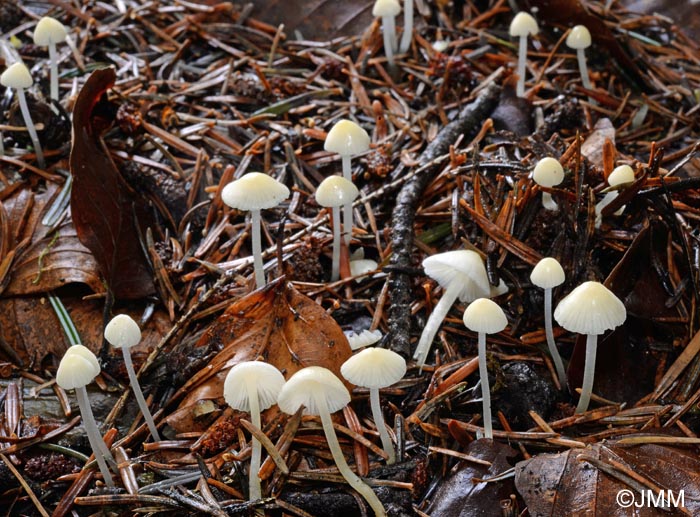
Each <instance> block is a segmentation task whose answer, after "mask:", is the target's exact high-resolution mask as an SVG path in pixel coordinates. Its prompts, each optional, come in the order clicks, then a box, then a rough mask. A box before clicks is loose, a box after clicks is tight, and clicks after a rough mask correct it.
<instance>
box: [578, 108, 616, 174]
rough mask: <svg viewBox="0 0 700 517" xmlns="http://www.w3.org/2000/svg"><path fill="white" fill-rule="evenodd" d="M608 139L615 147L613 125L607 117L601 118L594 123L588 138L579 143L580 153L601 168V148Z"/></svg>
mask: <svg viewBox="0 0 700 517" xmlns="http://www.w3.org/2000/svg"><path fill="white" fill-rule="evenodd" d="M607 141H610V143H611V144H612V146H613V148H614V147H615V126H613V123H612V122H610V119H609V118H601V119H600V120H599V121H598V122H596V123H595V127H594V128H593V131H592V132H591V134H590V135H588V138H586V140H585V141H584V142H583V143H582V144H581V155H582V156H585V157H586V159H587V160H588V161H589V162H591V163H592V164H593V165H595V166H596V167H598V168H599V169H601V170H602V169H603V149H604V148H605V143H606V142H607Z"/></svg>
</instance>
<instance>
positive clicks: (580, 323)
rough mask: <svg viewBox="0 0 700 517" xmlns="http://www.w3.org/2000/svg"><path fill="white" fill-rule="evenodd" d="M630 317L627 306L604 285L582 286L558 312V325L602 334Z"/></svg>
mask: <svg viewBox="0 0 700 517" xmlns="http://www.w3.org/2000/svg"><path fill="white" fill-rule="evenodd" d="M626 318H627V310H626V309H625V305H624V304H623V303H622V301H620V299H619V298H618V297H617V296H615V294H614V293H613V292H612V291H611V290H610V289H608V288H607V287H605V286H604V285H603V284H601V283H600V282H584V283H582V284H581V285H579V286H578V287H577V288H576V289H574V290H573V291H571V292H570V293H569V294H568V295H567V296H566V297H565V298H564V299H563V300H562V301H560V302H559V305H557V308H556V309H554V319H555V320H557V323H559V325H561V326H562V327H564V328H565V329H566V330H568V331H569V332H576V333H578V334H602V333H603V332H605V331H606V330H610V329H614V328H615V327H617V326H619V325H622V324H623V323H624V322H625V319H626Z"/></svg>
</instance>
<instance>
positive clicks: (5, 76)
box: [0, 61, 34, 88]
mask: <svg viewBox="0 0 700 517" xmlns="http://www.w3.org/2000/svg"><path fill="white" fill-rule="evenodd" d="M0 84H2V85H3V86H6V87H8V88H29V87H30V86H31V85H32V84H34V80H33V79H32V74H30V73H29V69H28V68H27V67H26V65H25V64H24V63H21V62H19V61H17V62H16V63H14V64H12V65H10V66H9V67H8V68H7V70H5V71H4V72H3V73H2V75H0Z"/></svg>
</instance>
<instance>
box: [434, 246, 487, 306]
mask: <svg viewBox="0 0 700 517" xmlns="http://www.w3.org/2000/svg"><path fill="white" fill-rule="evenodd" d="M423 269H424V270H425V274H426V275H428V276H429V277H430V278H432V279H433V280H435V281H437V283H439V284H440V285H441V286H442V288H443V289H447V288H448V287H449V286H450V285H451V284H452V283H453V282H457V283H459V285H460V286H461V291H460V293H459V295H458V296H457V297H458V298H459V299H460V301H462V302H471V301H473V300H476V299H477V298H481V297H488V296H489V295H490V292H491V289H490V287H489V278H488V276H487V274H486V267H485V266H484V261H483V260H481V257H480V256H479V254H478V253H476V252H475V251H471V250H455V251H446V252H445V253H437V254H435V255H432V256H430V257H428V258H426V259H425V260H423Z"/></svg>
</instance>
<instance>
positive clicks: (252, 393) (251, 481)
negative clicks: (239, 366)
mask: <svg viewBox="0 0 700 517" xmlns="http://www.w3.org/2000/svg"><path fill="white" fill-rule="evenodd" d="M247 385H248V404H249V405H250V420H251V422H252V423H253V425H254V426H255V427H256V428H257V429H262V425H261V423H260V399H258V390H257V389H256V387H255V386H254V383H253V382H251V380H249V381H248V383H247ZM252 442H253V444H252V452H251V455H250V472H249V473H248V499H249V500H251V501H255V500H256V499H260V498H261V497H262V489H261V488H260V478H259V477H258V472H260V460H261V458H262V449H261V446H260V442H259V441H258V439H257V438H256V437H255V436H253V439H252Z"/></svg>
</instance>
